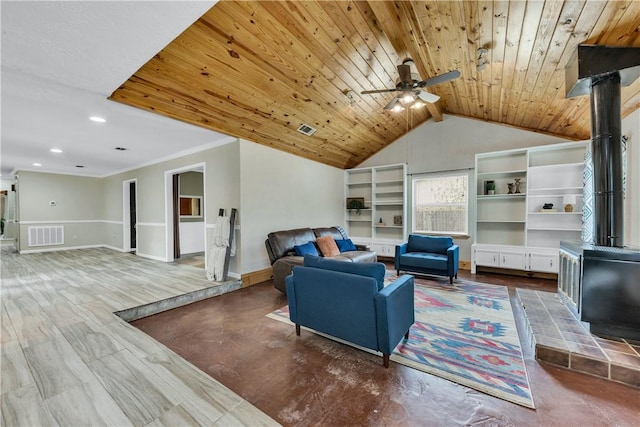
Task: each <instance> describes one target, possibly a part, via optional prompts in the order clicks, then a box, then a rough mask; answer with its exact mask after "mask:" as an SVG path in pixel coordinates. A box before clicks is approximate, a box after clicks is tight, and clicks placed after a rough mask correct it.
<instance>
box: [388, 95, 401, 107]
mask: <svg viewBox="0 0 640 427" xmlns="http://www.w3.org/2000/svg"><path fill="white" fill-rule="evenodd" d="M398 102H400V99H399V98H398V97H397V96H395V97H394V98H393V99H392V100H391V101H390V102H389V103H388V104H387V105H385V106H384V109H385V110H391V109H392V108H393V107H395V105H396V104H397V103H398Z"/></svg>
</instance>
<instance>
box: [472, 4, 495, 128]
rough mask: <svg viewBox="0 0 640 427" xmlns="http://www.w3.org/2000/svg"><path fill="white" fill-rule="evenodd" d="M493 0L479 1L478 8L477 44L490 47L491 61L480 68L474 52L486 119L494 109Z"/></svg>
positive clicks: (489, 118) (488, 57)
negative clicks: (482, 68) (483, 67)
mask: <svg viewBox="0 0 640 427" xmlns="http://www.w3.org/2000/svg"><path fill="white" fill-rule="evenodd" d="M492 26H493V2H492V1H491V0H481V1H479V2H478V8H477V30H476V32H477V46H476V49H478V48H481V47H485V48H488V49H489V53H488V54H487V57H486V59H487V60H488V61H489V64H488V65H485V69H484V70H478V69H477V67H478V63H477V62H478V57H477V50H476V52H474V58H473V64H474V66H475V67H476V73H477V75H478V76H479V81H480V84H481V85H482V104H483V117H484V119H485V120H491V118H492V111H493V96H492V90H493V87H494V83H493V81H494V74H493V70H494V66H493V64H492V59H491V55H492V54H491V52H492V47H491V44H492V39H493V38H492V36H493V28H492Z"/></svg>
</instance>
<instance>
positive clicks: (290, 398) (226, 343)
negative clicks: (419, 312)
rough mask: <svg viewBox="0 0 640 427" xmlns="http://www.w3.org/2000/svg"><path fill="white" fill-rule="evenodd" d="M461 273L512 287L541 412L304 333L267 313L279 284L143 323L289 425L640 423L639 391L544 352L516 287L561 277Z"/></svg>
mask: <svg viewBox="0 0 640 427" xmlns="http://www.w3.org/2000/svg"><path fill="white" fill-rule="evenodd" d="M459 277H460V278H462V279H467V280H475V281H479V282H485V283H493V284H501V285H505V286H508V287H509V292H510V295H511V298H512V306H513V309H514V315H515V317H516V322H517V324H518V329H519V332H520V338H521V343H522V347H523V351H524V353H525V362H526V366H527V370H528V373H529V378H530V382H531V390H532V393H533V397H534V400H535V404H536V408H537V409H536V410H532V409H527V408H524V407H521V406H519V405H516V404H513V403H509V402H506V401H503V400H500V399H498V398H495V397H491V396H488V395H485V394H483V393H480V392H478V391H475V390H472V389H469V388H467V387H463V386H460V385H457V384H454V383H451V382H449V381H446V380H443V379H441V378H438V377H436V376H433V375H430V374H427V373H423V372H420V371H417V370H414V369H411V368H408V367H406V366H403V365H399V364H397V363H391V366H390V368H389V369H384V368H382V366H381V364H380V358H379V357H377V356H375V355H372V354H369V353H366V352H363V351H360V350H357V349H354V348H352V347H350V346H347V345H343V344H339V343H337V342H334V341H332V340H329V339H326V338H323V337H320V336H318V335H315V334H313V333H311V332H308V331H303V332H302V335H301V336H300V337H296V335H295V331H294V328H293V327H292V326H289V325H286V324H284V323H282V322H278V321H275V320H272V319H269V318H267V317H265V316H266V314H267V313H270V312H271V311H273V310H275V309H278V308H280V307H282V306H284V305H286V297H285V295H284V294H282V293H280V292H279V291H277V290H276V289H274V288H273V286H272V283H271V282H265V283H262V284H258V285H255V286H251V287H249V288H243V289H241V290H238V291H235V292H231V293H228V294H225V295H221V296H219V297H215V298H211V299H208V300H204V301H201V302H197V303H194V304H191V305H189V306H186V307H182V308H178V309H174V310H170V311H167V312H164V313H161V314H158V315H155V316H151V317H147V318H144V319H140V320H138V321H136V322H134V323H133V325H134V326H136V327H138V328H140V329H141V330H143V331H144V332H146V333H147V334H149V335H151V336H152V337H154V338H155V339H157V340H158V341H160V342H161V343H163V344H165V345H166V346H168V347H169V348H171V349H172V350H174V351H175V352H176V353H178V354H179V355H181V356H182V357H184V358H185V359H187V360H188V361H190V362H191V363H193V364H194V365H196V366H197V367H199V368H200V369H202V370H203V371H205V372H206V373H208V374H209V375H211V376H212V377H214V378H215V379H217V380H219V381H220V382H221V383H223V384H225V385H226V386H227V387H229V388H230V389H231V390H233V391H234V392H236V393H237V394H239V395H240V396H241V397H242V398H244V399H246V400H247V401H248V402H250V403H252V404H253V405H255V406H256V407H257V408H259V409H260V410H262V411H264V412H265V413H266V414H267V415H269V416H270V417H272V418H273V419H274V420H276V421H277V422H279V423H281V424H283V425H292V426H297V425H331V426H338V425H380V426H381V425H384V426H389V425H406V426H416V425H429V426H440V425H442V426H449V425H492V426H496V425H498V426H503V425H504V426H512V425H516V426H523V425H536V426H540V425H544V426H549V425H563V426H574V425H575V426H595V425H598V426H604V425H623V426H626V425H629V426H631V425H640V404H639V403H638V402H640V390H639V389H637V388H633V387H630V386H625V385H622V384H618V383H614V382H611V381H606V380H603V379H601V378H597V377H593V376H589V375H585V374H581V373H576V372H571V371H569V370H566V369H561V368H558V367H555V366H552V365H548V364H541V363H539V362H537V361H536V360H534V355H533V351H532V348H531V346H530V344H529V342H527V341H528V340H527V339H526V333H525V330H526V323H525V321H526V319H525V318H524V313H523V310H522V307H521V306H520V305H519V304H517V303H516V302H515V289H516V287H517V288H523V289H533V290H537V291H548V292H555V287H556V284H555V281H552V280H544V279H530V278H524V277H515V276H506V275H498V274H478V275H475V276H472V275H471V274H470V273H469V272H464V271H463V272H461V273H460V275H459ZM423 280H429V278H428V276H422V277H421V276H416V282H417V283H419V282H420V281H423ZM436 280H448V279H436ZM523 337H524V338H523Z"/></svg>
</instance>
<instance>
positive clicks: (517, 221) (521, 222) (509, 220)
mask: <svg viewBox="0 0 640 427" xmlns="http://www.w3.org/2000/svg"><path fill="white" fill-rule="evenodd" d="M476 222H478V223H500V224H502V223H503V222H508V223H511V224H524V223H525V222H526V221H524V220H519V219H506V220H500V219H479V220H478V221H476Z"/></svg>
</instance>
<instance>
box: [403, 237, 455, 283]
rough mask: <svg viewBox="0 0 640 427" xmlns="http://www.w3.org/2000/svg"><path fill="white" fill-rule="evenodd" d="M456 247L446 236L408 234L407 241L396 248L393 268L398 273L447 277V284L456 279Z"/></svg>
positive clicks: (451, 239)
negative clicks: (407, 272)
mask: <svg viewBox="0 0 640 427" xmlns="http://www.w3.org/2000/svg"><path fill="white" fill-rule="evenodd" d="M458 252H459V250H458V245H454V244H453V238H451V237H448V236H421V235H418V234H410V235H409V241H408V242H407V243H404V244H402V245H399V246H396V257H395V267H396V271H397V273H398V275H400V271H411V272H415V273H426V274H437V275H439V276H449V283H453V278H454V277H455V278H456V279H457V278H458V258H459V255H458Z"/></svg>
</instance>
